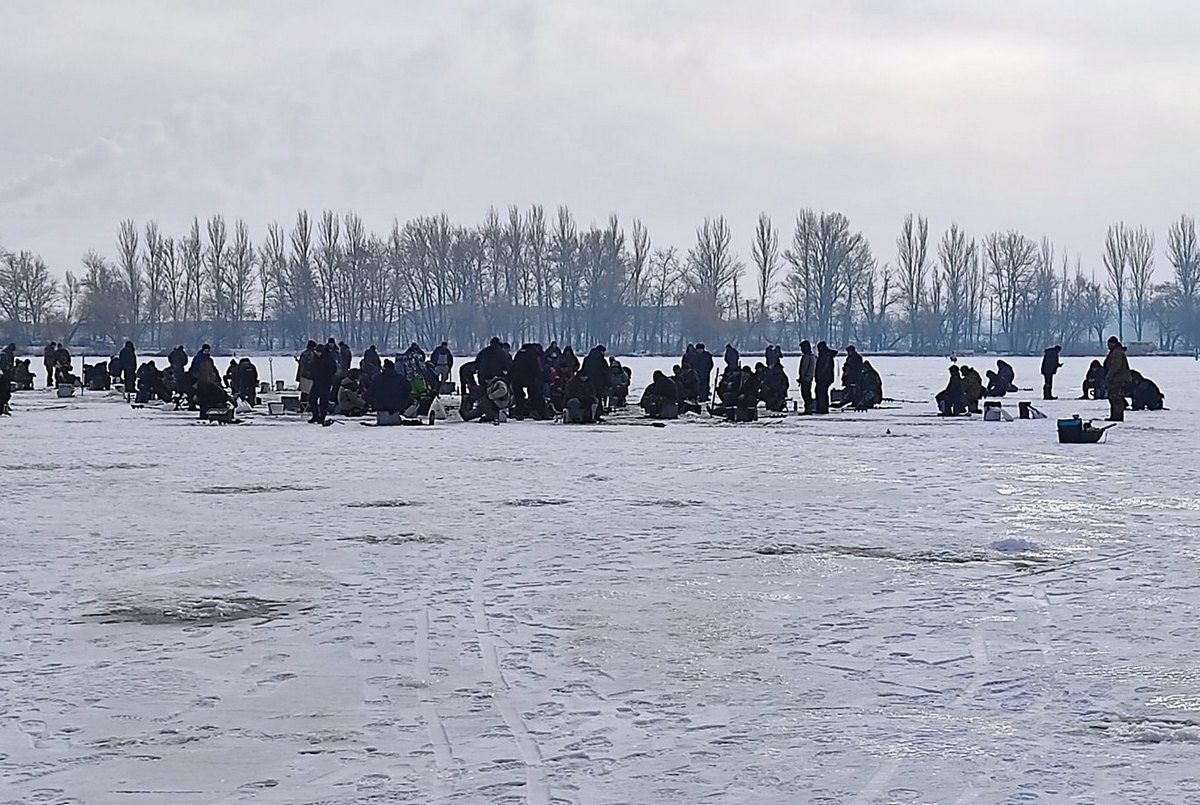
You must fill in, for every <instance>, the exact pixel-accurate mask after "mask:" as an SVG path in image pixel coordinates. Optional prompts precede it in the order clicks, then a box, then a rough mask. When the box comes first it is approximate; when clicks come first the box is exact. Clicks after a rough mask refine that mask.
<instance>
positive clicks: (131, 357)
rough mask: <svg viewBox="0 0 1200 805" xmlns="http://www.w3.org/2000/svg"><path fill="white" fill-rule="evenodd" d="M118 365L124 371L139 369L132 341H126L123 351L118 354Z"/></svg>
mask: <svg viewBox="0 0 1200 805" xmlns="http://www.w3.org/2000/svg"><path fill="white" fill-rule="evenodd" d="M117 365H118V366H119V367H120V368H121V371H122V372H134V371H137V353H136V352H135V351H134V349H133V342H132V341H126V342H125V346H123V347H121V353H120V355H118V356H117Z"/></svg>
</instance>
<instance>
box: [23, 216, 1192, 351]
mask: <svg viewBox="0 0 1200 805" xmlns="http://www.w3.org/2000/svg"><path fill="white" fill-rule="evenodd" d="M747 246H748V249H747V252H748V259H746V260H744V259H742V258H741V257H739V249H738V248H737V246H736V245H735V243H734V238H733V234H732V232H731V230H730V227H729V224H728V222H727V220H726V219H725V218H723V217H717V218H711V219H706V220H704V221H703V222H702V223H701V225H700V226H699V227H698V228H697V231H696V238H695V242H694V243H692V244H691V246H690V247H689V248H687V250H686V251H681V250H680V249H679V248H677V247H675V246H672V245H661V246H660V245H658V244H655V243H654V242H653V241H652V239H651V235H650V233H649V231H648V229H647V227H646V226H645V224H643V223H642V222H641V221H639V220H634V221H633V222H632V224H631V225H630V226H628V227H626V226H625V225H623V224H622V222H621V221H620V220H619V219H618V218H617V216H615V215H614V216H611V217H610V218H609V219H608V221H607V222H605V223H604V224H603V225H600V226H597V225H588V226H586V227H584V226H580V225H579V224H578V223H577V222H576V219H575V217H574V215H573V214H572V213H571V211H570V210H569V209H568V208H566V207H560V208H558V210H557V211H556V212H555V213H554V214H553V215H547V213H546V212H545V210H544V209H543V208H542V207H540V206H535V207H532V208H530V209H528V210H524V211H522V210H519V209H518V208H516V207H510V208H508V210H507V211H506V212H505V214H501V213H500V212H499V211H497V210H496V209H491V210H489V211H488V213H487V215H486V217H485V218H484V220H483V222H482V223H480V224H478V225H475V226H462V225H459V224H455V223H453V222H451V221H450V220H449V218H448V217H447V216H446V215H445V214H442V215H436V216H432V217H422V218H416V219H414V220H410V221H406V222H403V223H401V222H399V221H397V222H394V223H393V224H392V227H391V229H390V231H388V232H387V233H386V234H380V233H375V232H369V231H368V230H367V229H366V227H365V226H364V224H363V221H362V219H361V218H360V217H359V216H358V215H356V214H354V213H346V214H344V215H337V214H335V213H332V212H324V213H322V214H321V215H320V216H319V217H316V218H313V217H311V216H310V215H309V214H308V212H306V211H301V212H299V213H298V214H297V215H296V218H295V220H294V221H293V222H292V224H291V226H290V227H286V228H285V227H284V226H282V225H280V224H277V223H272V224H270V225H269V226H268V227H267V228H266V231H265V233H261V235H260V237H258V238H257V239H255V238H254V237H253V236H252V235H251V232H250V230H249V227H248V226H247V225H246V223H245V222H244V221H241V220H236V221H233V222H232V224H229V223H227V222H226V220H225V219H224V218H223V217H222V216H220V215H215V216H213V217H211V218H209V219H208V220H206V221H201V220H200V219H194V220H193V221H192V224H191V226H190V227H189V228H188V230H187V231H185V232H182V233H174V234H168V233H164V232H163V231H161V229H160V227H159V225H158V224H157V223H156V222H154V221H149V222H146V223H144V224H139V223H137V222H134V221H132V220H126V221H122V222H121V223H120V226H119V227H118V231H117V238H116V249H115V252H114V254H113V255H112V256H106V255H102V254H100V253H98V252H94V251H93V252H88V253H87V254H86V255H84V257H83V260H82V268H81V272H80V273H79V274H76V273H74V272H72V271H67V272H66V273H65V277H64V278H63V279H62V280H58V279H57V278H55V277H54V275H53V274H52V272H51V271H50V269H49V268H48V267H47V266H46V265H45V263H44V262H43V261H42V259H41V258H40V257H38V256H37V255H36V254H32V253H30V252H28V251H18V252H6V251H4V250H3V249H2V248H0V329H2V330H3V331H4V333H3V334H4V336H5V340H13V341H17V342H19V343H30V342H34V341H38V340H45V339H67V340H76V339H78V338H81V337H82V338H87V339H91V340H94V341H99V342H107V343H114V344H115V343H119V342H120V341H122V340H123V339H125V338H132V339H134V340H135V341H137V342H138V343H139V344H141V345H158V346H161V347H168V346H170V345H173V344H176V343H185V344H195V343H198V342H200V341H202V340H203V341H209V342H210V343H212V344H213V345H214V346H215V347H217V348H218V349H248V348H256V349H264V350H267V349H293V348H296V347H298V346H300V345H302V344H303V343H304V342H305V341H306V340H307V339H308V338H310V337H314V336H322V337H324V336H334V337H337V338H339V339H342V340H345V341H347V342H348V343H350V344H352V345H355V346H357V347H362V346H365V345H367V344H372V343H373V344H376V345H378V346H379V347H380V348H381V349H391V348H394V347H396V346H397V345H402V344H407V343H408V342H409V341H417V342H420V343H422V344H426V345H428V344H433V343H437V342H440V341H442V340H448V341H450V342H451V344H453V345H455V346H458V347H460V348H462V349H471V348H474V347H476V346H477V345H479V344H481V343H484V342H486V340H487V338H488V337H490V336H491V335H493V334H498V335H500V336H502V337H503V338H505V339H507V340H509V341H511V342H513V343H521V342H523V341H528V340H540V341H543V342H545V341H548V340H550V339H555V340H557V341H559V342H560V343H562V344H568V343H570V344H574V345H576V346H590V345H592V344H595V343H605V344H607V345H608V346H609V347H610V348H611V349H614V350H616V351H619V352H633V351H639V350H645V351H650V352H676V351H678V350H679V349H680V348H681V347H682V345H683V344H684V343H685V342H694V341H706V342H709V343H710V344H722V343H724V342H725V341H733V342H735V343H738V344H741V345H743V346H744V347H748V348H752V347H757V346H760V345H763V344H765V343H778V344H782V345H783V346H785V347H789V348H794V347H795V346H796V345H798V343H799V341H800V340H801V339H803V338H809V339H812V340H816V339H824V340H827V341H830V342H831V343H836V344H843V343H849V342H856V343H860V344H863V345H865V346H866V347H867V348H869V349H871V350H874V351H878V350H885V349H898V350H905V351H910V352H914V353H928V354H942V353H947V352H960V351H965V350H971V349H989V348H990V349H999V350H1003V351H1013V352H1037V351H1040V350H1041V349H1042V348H1043V347H1044V346H1045V345H1047V344H1051V343H1058V344H1063V345H1064V346H1065V347H1067V348H1068V349H1089V348H1095V346H1096V345H1098V344H1099V343H1100V342H1101V341H1102V340H1103V338H1104V337H1105V336H1106V334H1107V332H1108V331H1109V330H1110V329H1112V330H1114V331H1117V332H1119V333H1120V335H1121V336H1122V337H1125V336H1127V335H1131V336H1132V337H1133V338H1135V339H1137V340H1148V339H1153V340H1156V341H1157V342H1158V344H1159V345H1160V346H1161V347H1163V348H1167V349H1181V348H1195V347H1197V346H1200V318H1198V315H1197V314H1198V305H1197V301H1198V300H1197V296H1198V292H1200V287H1198V284H1200V247H1198V246H1197V239H1196V227H1195V222H1194V220H1193V219H1192V218H1190V217H1188V216H1183V217H1181V218H1180V219H1179V220H1177V221H1175V222H1174V223H1172V224H1171V226H1170V227H1169V229H1168V232H1167V239H1166V245H1165V249H1164V250H1163V256H1165V258H1166V261H1167V262H1168V263H1169V265H1170V267H1171V276H1170V279H1169V280H1168V281H1165V282H1160V283H1155V282H1154V281H1153V279H1154V268H1155V259H1156V257H1157V256H1158V249H1157V247H1156V241H1155V236H1154V234H1153V233H1152V232H1151V231H1150V230H1147V229H1146V228H1144V227H1129V226H1126V225H1125V224H1124V223H1118V224H1114V225H1113V226H1112V227H1110V228H1109V231H1108V235H1107V238H1106V240H1105V243H1104V249H1103V259H1102V262H1103V265H1102V266H1100V267H1099V276H1100V278H1099V279H1097V271H1095V270H1088V271H1086V272H1085V270H1084V268H1083V266H1082V264H1081V261H1080V259H1079V258H1078V257H1076V258H1074V259H1073V260H1072V259H1071V257H1070V256H1069V255H1067V254H1066V253H1065V252H1060V251H1059V250H1058V249H1057V248H1056V247H1055V245H1054V244H1053V243H1051V242H1050V241H1049V240H1047V239H1045V238H1043V239H1040V240H1034V239H1032V238H1030V237H1028V236H1026V235H1023V234H1021V233H1019V232H1012V231H1009V232H996V233H992V234H988V235H986V236H984V237H982V238H981V239H976V238H973V237H971V236H970V235H968V234H967V233H966V232H964V231H963V230H962V229H961V228H960V227H959V226H958V225H956V224H955V225H951V226H950V228H949V229H947V230H946V231H945V232H943V233H942V234H941V235H940V237H936V238H934V237H931V236H930V233H929V225H928V221H927V220H926V219H925V218H924V217H921V216H913V215H910V216H908V217H907V218H906V219H905V220H904V222H903V224H902V226H901V229H900V233H899V235H898V236H897V238H896V243H895V251H894V256H893V257H892V259H891V260H883V261H881V260H880V258H879V257H877V256H876V255H875V253H874V252H873V251H872V248H871V245H870V244H869V243H868V242H867V240H866V238H865V237H864V236H863V235H862V233H861V232H859V231H857V230H855V229H854V227H853V226H852V225H851V223H850V221H849V220H848V219H847V218H846V217H845V216H844V215H842V214H840V213H836V212H833V213H830V212H817V211H814V210H804V211H802V212H801V213H800V214H799V215H798V216H797V217H796V220H795V222H794V224H793V225H792V228H791V232H790V235H788V236H786V237H785V238H781V234H780V230H779V228H778V227H777V226H776V224H775V223H774V222H773V221H772V220H771V219H770V217H768V216H767V215H765V214H764V215H761V216H760V217H759V219H758V223H757V225H756V227H755V231H754V232H753V234H752V237H751V238H750V239H749V241H748V243H747Z"/></svg>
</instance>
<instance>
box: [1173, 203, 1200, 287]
mask: <svg viewBox="0 0 1200 805" xmlns="http://www.w3.org/2000/svg"><path fill="white" fill-rule="evenodd" d="M1167 258H1168V259H1169V260H1170V261H1171V267H1172V268H1174V269H1175V282H1176V283H1178V284H1179V290H1180V293H1181V294H1182V295H1183V298H1184V299H1189V300H1195V299H1196V297H1197V292H1198V291H1200V246H1198V245H1197V241H1196V219H1194V218H1192V217H1191V216H1190V215H1183V216H1180V218H1179V220H1178V221H1176V222H1175V223H1173V224H1171V228H1170V229H1169V230H1167Z"/></svg>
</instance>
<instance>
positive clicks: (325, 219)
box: [316, 210, 342, 335]
mask: <svg viewBox="0 0 1200 805" xmlns="http://www.w3.org/2000/svg"><path fill="white" fill-rule="evenodd" d="M340 240H341V225H340V222H339V220H338V217H337V216H336V215H335V214H334V213H333V212H331V211H329V210H326V211H325V212H323V213H321V220H320V222H319V223H318V224H317V251H316V260H317V293H318V299H319V301H320V313H321V321H322V323H323V324H324V325H325V333H324V334H325V335H329V334H331V333H332V330H333V320H334V298H335V296H336V295H337V291H336V287H337V274H338V269H339V267H340V265H341V260H342V248H341V243H340Z"/></svg>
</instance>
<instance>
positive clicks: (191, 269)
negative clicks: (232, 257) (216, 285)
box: [179, 218, 204, 335]
mask: <svg viewBox="0 0 1200 805" xmlns="http://www.w3.org/2000/svg"><path fill="white" fill-rule="evenodd" d="M179 246H180V254H179V257H180V262H181V264H182V266H183V285H184V297H183V299H184V305H183V318H184V320H185V321H190V322H191V323H192V329H193V331H194V334H197V335H198V334H199V332H200V328H201V326H202V324H203V322H204V309H203V304H202V301H201V300H203V298H204V295H203V289H204V243H203V242H202V241H201V240H200V219H199V218H193V219H192V226H191V229H189V230H188V233H187V235H186V236H185V237H184V239H183V240H182V241H180V244H179Z"/></svg>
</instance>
